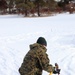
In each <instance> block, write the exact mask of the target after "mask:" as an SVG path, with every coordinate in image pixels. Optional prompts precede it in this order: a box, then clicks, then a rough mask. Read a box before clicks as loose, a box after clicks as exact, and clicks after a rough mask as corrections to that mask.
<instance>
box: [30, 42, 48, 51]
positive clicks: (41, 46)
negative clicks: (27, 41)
mask: <svg viewBox="0 0 75 75" xmlns="http://www.w3.org/2000/svg"><path fill="white" fill-rule="evenodd" d="M33 48H38V49H39V48H42V49H43V50H45V52H46V51H47V49H46V47H44V46H43V45H41V44H38V43H34V44H31V45H30V50H32V49H33Z"/></svg>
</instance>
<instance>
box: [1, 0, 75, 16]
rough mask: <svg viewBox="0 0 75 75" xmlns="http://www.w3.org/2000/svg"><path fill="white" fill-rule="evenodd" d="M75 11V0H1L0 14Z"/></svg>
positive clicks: (26, 14)
mask: <svg viewBox="0 0 75 75" xmlns="http://www.w3.org/2000/svg"><path fill="white" fill-rule="evenodd" d="M63 11H69V12H70V13H73V12H74V11H75V1H74V0H60V1H55V0H0V14H7V13H8V14H24V15H25V16H28V15H29V14H33V15H34V13H37V15H38V16H41V14H51V12H55V13H56V12H59V13H60V12H63Z"/></svg>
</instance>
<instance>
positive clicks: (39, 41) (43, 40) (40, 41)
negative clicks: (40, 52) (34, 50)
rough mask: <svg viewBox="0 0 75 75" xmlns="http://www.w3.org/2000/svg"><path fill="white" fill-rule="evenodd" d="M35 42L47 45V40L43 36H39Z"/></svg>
mask: <svg viewBox="0 0 75 75" xmlns="http://www.w3.org/2000/svg"><path fill="white" fill-rule="evenodd" d="M37 43H38V44H41V45H44V46H47V42H46V40H45V38H44V37H39V38H38V40H37Z"/></svg>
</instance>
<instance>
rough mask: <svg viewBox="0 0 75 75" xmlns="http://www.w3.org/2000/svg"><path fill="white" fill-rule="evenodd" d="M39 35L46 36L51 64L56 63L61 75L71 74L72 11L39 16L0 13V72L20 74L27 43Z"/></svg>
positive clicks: (74, 69) (74, 49)
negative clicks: (70, 12)
mask: <svg viewBox="0 0 75 75" xmlns="http://www.w3.org/2000/svg"><path fill="white" fill-rule="evenodd" d="M40 36H42V37H45V38H46V40H47V44H48V46H47V49H48V50H47V53H48V55H49V58H50V60H51V64H53V65H54V64H55V63H56V62H57V63H58V64H59V66H60V68H61V74H60V75H74V74H75V14H68V13H67V14H59V15H55V16H51V17H39V18H37V17H35V18H24V17H23V16H21V15H20V16H18V15H0V75H20V74H19V72H18V69H19V67H20V66H21V63H22V62H23V58H24V56H25V54H26V53H27V52H28V50H29V45H30V44H33V43H35V42H36V40H37V39H38V37H40ZM43 75H49V73H47V72H45V71H44V72H43Z"/></svg>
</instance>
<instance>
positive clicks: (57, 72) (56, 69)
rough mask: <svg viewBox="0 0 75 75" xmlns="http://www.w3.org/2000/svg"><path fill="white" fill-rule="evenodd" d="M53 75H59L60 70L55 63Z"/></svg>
mask: <svg viewBox="0 0 75 75" xmlns="http://www.w3.org/2000/svg"><path fill="white" fill-rule="evenodd" d="M53 73H54V74H60V69H59V66H58V64H57V63H55V67H54V71H53Z"/></svg>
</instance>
